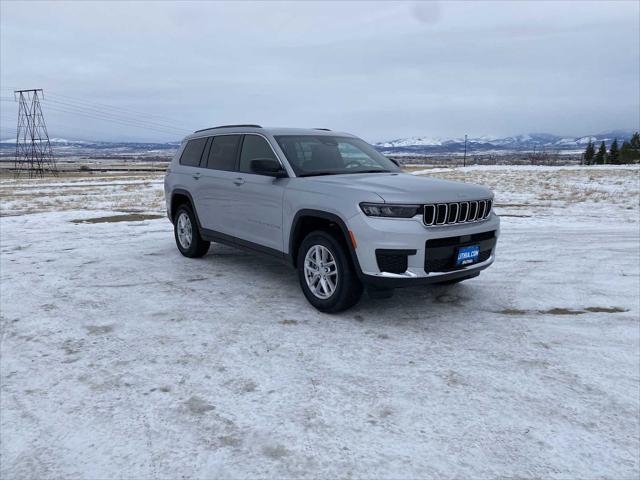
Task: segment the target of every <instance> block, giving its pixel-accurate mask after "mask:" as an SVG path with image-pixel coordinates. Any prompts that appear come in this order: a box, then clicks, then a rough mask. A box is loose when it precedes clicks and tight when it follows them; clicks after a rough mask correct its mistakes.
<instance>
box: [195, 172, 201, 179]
mask: <svg viewBox="0 0 640 480" xmlns="http://www.w3.org/2000/svg"><path fill="white" fill-rule="evenodd" d="M200 175H201V173H200V172H196V173H194V174H193V178H195V179H196V180H198V179H199V178H200Z"/></svg>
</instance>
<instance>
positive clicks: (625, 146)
mask: <svg viewBox="0 0 640 480" xmlns="http://www.w3.org/2000/svg"><path fill="white" fill-rule="evenodd" d="M632 153H633V150H632V149H631V144H630V143H629V142H627V141H626V140H625V141H624V142H622V146H621V147H620V163H629V161H630V160H631V157H632Z"/></svg>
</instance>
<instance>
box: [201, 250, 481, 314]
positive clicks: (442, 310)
mask: <svg viewBox="0 0 640 480" xmlns="http://www.w3.org/2000/svg"><path fill="white" fill-rule="evenodd" d="M203 260H204V261H206V262H208V263H211V264H212V265H215V268H216V270H222V271H225V272H228V273H227V277H228V276H231V275H233V276H237V279H238V280H240V279H242V278H251V281H252V282H257V283H258V284H264V285H269V286H270V287H271V288H270V289H269V295H271V298H270V299H267V300H266V301H265V302H264V303H265V304H267V305H268V304H269V303H271V302H277V301H283V300H287V298H283V297H290V296H291V295H292V294H293V295H299V298H300V299H302V300H304V304H305V305H306V308H309V309H311V310H315V309H314V308H313V307H312V306H311V305H310V304H308V303H307V302H306V299H304V295H303V293H302V291H301V289H300V285H299V281H298V273H297V271H296V270H295V269H293V268H292V267H290V266H288V265H287V264H285V263H283V262H281V261H279V260H278V259H276V258H271V257H269V256H266V255H262V254H259V253H253V252H249V251H245V250H239V249H236V248H233V247H229V246H226V245H221V244H212V245H211V249H210V251H209V253H208V254H207V255H206V256H205V257H204V258H203ZM471 281H473V280H471ZM476 290H477V288H474V287H473V286H472V285H470V284H455V285H448V286H439V285H423V286H414V287H404V288H397V289H395V290H394V294H393V296H392V297H391V298H385V299H379V298H371V297H369V296H368V294H367V293H366V291H365V293H364V294H363V296H362V299H361V301H360V302H359V303H358V304H356V305H355V306H354V307H352V308H351V309H349V310H347V311H345V312H341V313H338V314H334V315H333V316H340V317H347V318H352V319H353V318H354V317H355V320H361V318H364V317H369V316H370V315H371V316H375V317H378V318H389V319H395V320H398V318H399V317H398V314H399V313H402V318H404V319H411V318H416V319H418V318H420V319H424V318H427V317H439V316H450V315H451V310H452V309H454V308H455V309H458V308H460V309H465V308H467V307H468V305H473V304H474V302H473V297H474V296H475V295H474V294H475V293H478V294H479V295H480V294H481V293H482V292H477V291H476ZM274 291H275V293H274ZM278 292H279V293H278ZM482 295H484V294H482Z"/></svg>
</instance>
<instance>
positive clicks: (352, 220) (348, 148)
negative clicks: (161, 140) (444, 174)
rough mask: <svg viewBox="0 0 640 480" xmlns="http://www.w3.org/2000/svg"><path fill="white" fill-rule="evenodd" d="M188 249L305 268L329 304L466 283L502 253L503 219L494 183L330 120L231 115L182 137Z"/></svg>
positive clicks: (172, 196)
mask: <svg viewBox="0 0 640 480" xmlns="http://www.w3.org/2000/svg"><path fill="white" fill-rule="evenodd" d="M165 197H166V203H167V214H168V216H169V219H170V220H171V221H172V222H173V225H174V231H175V238H176V244H177V246H178V249H179V250H180V252H181V253H182V254H183V255H184V256H186V257H191V258H193V257H201V256H203V255H205V254H206V253H207V251H208V249H209V243H210V242H212V241H214V242H220V243H225V244H230V245H233V246H237V247H243V248H248V249H251V250H254V251H258V252H263V253H267V254H270V255H273V256H276V257H277V258H280V259H282V260H283V261H284V262H286V263H287V264H289V265H291V266H293V267H295V268H297V270H298V275H299V279H300V286H301V287H302V291H303V292H304V294H305V296H306V297H307V299H308V300H309V302H310V303H311V304H312V305H313V306H314V307H316V308H317V309H319V310H321V311H323V312H338V311H341V310H344V309H346V308H349V307H350V306H352V305H354V304H355V303H356V302H357V301H358V300H359V299H360V297H361V295H362V292H363V289H364V287H367V289H368V291H369V293H370V294H371V295H378V296H381V295H388V294H389V293H390V292H391V291H392V289H393V288H395V287H402V286H408V285H415V284H423V283H456V282H460V281H462V280H466V279H468V278H472V277H475V276H477V275H479V273H480V271H481V270H483V269H484V268H487V267H488V266H489V265H491V263H493V260H494V251H495V246H496V241H497V238H498V234H499V230H500V219H499V218H498V216H497V215H496V214H495V213H493V209H492V205H493V194H492V192H491V191H490V190H488V189H487V188H485V187H481V186H477V185H471V184H465V183H458V182H450V181H445V180H436V179H432V178H424V177H418V176H414V175H410V174H406V173H403V172H402V171H401V170H400V168H399V167H398V165H397V164H396V163H395V162H394V161H392V160H390V159H388V158H386V157H384V156H383V155H381V154H380V153H379V152H378V151H376V150H375V149H374V148H373V147H372V146H371V145H369V144H367V143H366V142H364V141H363V140H361V139H359V138H357V137H355V136H353V135H350V134H347V133H337V132H332V131H329V130H327V129H289V128H262V127H260V126H259V125H231V126H224V127H215V128H209V129H205V130H198V131H197V132H195V133H194V134H193V135H190V136H188V137H187V138H185V139H184V141H183V142H182V145H181V147H180V149H179V150H178V152H177V154H176V156H175V158H174V159H173V161H172V162H171V165H170V167H169V168H168V169H167V174H166V177H165Z"/></svg>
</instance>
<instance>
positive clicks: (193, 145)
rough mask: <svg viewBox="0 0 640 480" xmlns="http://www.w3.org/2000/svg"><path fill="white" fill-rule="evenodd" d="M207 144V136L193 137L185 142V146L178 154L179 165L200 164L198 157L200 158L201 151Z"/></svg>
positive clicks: (194, 165)
mask: <svg viewBox="0 0 640 480" xmlns="http://www.w3.org/2000/svg"><path fill="white" fill-rule="evenodd" d="M206 144H207V138H206V137H204V138H194V139H193V140H189V141H188V142H187V146H186V147H184V151H183V152H182V155H181V156H180V165H185V166H187V167H198V166H200V158H202V152H203V151H204V147H205V145H206Z"/></svg>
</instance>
